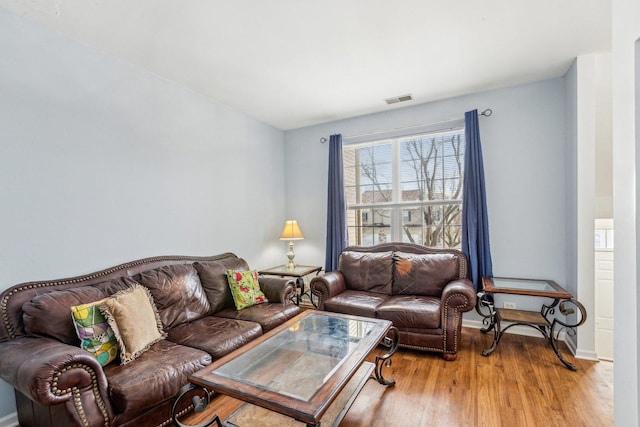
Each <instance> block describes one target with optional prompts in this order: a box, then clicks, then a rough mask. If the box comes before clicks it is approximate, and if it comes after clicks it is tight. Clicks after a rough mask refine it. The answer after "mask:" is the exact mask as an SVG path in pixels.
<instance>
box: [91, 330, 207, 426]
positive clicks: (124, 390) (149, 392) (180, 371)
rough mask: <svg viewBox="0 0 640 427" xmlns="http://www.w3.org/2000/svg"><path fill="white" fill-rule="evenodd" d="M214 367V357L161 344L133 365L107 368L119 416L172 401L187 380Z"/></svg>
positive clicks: (190, 348)
mask: <svg viewBox="0 0 640 427" xmlns="http://www.w3.org/2000/svg"><path fill="white" fill-rule="evenodd" d="M210 363H211V356H210V355H209V354H208V353H206V352H204V351H202V350H198V349H196V348H192V347H186V346H182V345H179V344H175V343H173V342H170V341H167V340H162V341H159V342H157V343H156V344H154V345H152V346H151V348H150V349H149V350H147V351H146V352H145V353H143V354H142V355H140V357H138V358H137V359H135V360H134V361H132V362H130V363H128V364H126V365H119V364H114V363H112V364H110V365H107V366H105V367H104V372H105V374H106V376H107V379H108V381H109V394H110V398H111V403H112V405H113V408H114V410H115V412H116V413H123V412H127V411H135V410H139V409H144V408H150V407H152V406H156V405H158V404H159V403H160V402H162V401H164V400H167V399H171V398H173V397H174V396H175V395H176V394H177V393H178V391H179V390H180V388H181V387H182V386H184V385H185V384H187V382H188V380H187V378H188V376H189V375H190V374H192V373H194V372H196V371H198V370H200V369H202V368H204V367H205V366H207V365H209V364H210Z"/></svg>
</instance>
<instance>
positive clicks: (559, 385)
mask: <svg viewBox="0 0 640 427" xmlns="http://www.w3.org/2000/svg"><path fill="white" fill-rule="evenodd" d="M489 345H490V337H489V336H487V335H484V334H482V333H480V331H478V330H477V329H468V328H463V332H462V341H461V348H460V351H459V353H458V358H457V360H456V361H453V362H446V361H445V360H443V359H442V357H440V355H438V354H435V353H424V352H418V351H411V350H404V349H399V350H398V352H397V353H396V354H395V355H394V356H393V362H392V365H391V366H390V367H388V368H385V369H384V375H385V377H393V378H395V379H396V385H395V386H394V387H384V386H381V385H380V384H378V383H377V382H375V381H369V382H368V383H367V384H366V385H365V387H364V388H363V389H362V392H361V393H360V395H359V396H358V398H357V399H356V400H355V402H354V403H353V406H352V407H351V409H350V410H349V412H348V413H347V415H346V417H345V418H344V420H343V421H342V423H341V424H340V427H360V426H396V425H402V426H409V427H412V426H415V427H423V426H424V427H429V426H438V427H447V426H452V427H460V426H474V427H476V426H480V427H498V426H499V427H503V426H504V427H514V426H527V427H538V426H540V427H542V426H544V427H565V426H566V427H575V426H599V427H606V426H612V425H613V363H610V362H592V361H587V360H580V359H573V358H572V357H571V355H570V353H569V351H568V349H566V348H565V347H564V345H562V350H561V351H562V352H563V354H564V355H565V357H566V358H567V360H569V361H570V362H572V363H574V364H575V365H576V366H577V368H578V371H576V372H572V371H569V370H568V369H566V368H565V367H564V365H562V363H560V361H559V360H558V359H557V358H556V356H555V354H554V353H553V351H552V350H551V348H550V347H549V345H548V343H547V342H546V341H545V340H544V339H543V338H535V337H527V336H520V335H514V334H506V335H504V336H503V338H502V340H501V342H500V345H499V346H498V348H497V349H496V350H495V352H494V353H493V354H491V355H489V356H488V357H483V356H482V355H481V352H482V350H483V349H485V348H488V347H489ZM384 352H385V349H383V348H380V349H379V350H376V351H374V353H372V354H371V355H370V356H369V358H368V360H369V361H374V360H375V355H376V354H382V353H384ZM241 404H242V402H240V401H237V400H235V399H232V398H229V397H227V396H217V397H215V398H214V399H213V401H212V403H211V404H210V406H209V408H207V410H206V411H205V412H204V413H202V414H193V415H191V416H189V417H188V418H187V419H185V420H183V422H185V423H190V424H197V423H199V422H201V421H202V420H204V419H206V418H207V417H210V416H211V414H213V413H215V412H218V413H219V415H220V416H221V417H222V418H223V419H224V418H226V417H227V416H229V415H230V414H231V413H232V412H233V411H234V410H235V409H237V408H238V407H240V405H241ZM255 425H256V426H261V423H260V420H256V424H255Z"/></svg>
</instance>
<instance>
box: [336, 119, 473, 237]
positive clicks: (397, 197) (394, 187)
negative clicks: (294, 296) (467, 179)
mask: <svg viewBox="0 0 640 427" xmlns="http://www.w3.org/2000/svg"><path fill="white" fill-rule="evenodd" d="M447 134H449V135H457V134H459V135H461V138H462V143H463V145H462V146H461V151H460V153H459V156H460V160H461V169H460V177H459V180H460V184H459V185H460V186H461V187H460V194H459V198H457V199H444V198H443V199H436V200H422V201H420V200H418V201H416V200H408V201H403V200H401V199H402V195H403V193H402V184H403V182H402V180H401V169H402V168H401V166H402V156H401V149H402V144H403V142H406V141H407V140H411V139H425V138H432V137H444V136H445V135H447ZM464 138H465V126H464V121H463V120H460V121H459V123H458V124H457V125H455V126H447V127H446V128H440V129H433V128H431V129H428V130H424V131H420V132H415V131H414V132H411V133H406V134H398V135H393V136H386V137H385V138H380V139H371V140H363V139H362V138H360V140H359V141H358V142H353V143H350V144H345V145H344V146H343V155H344V153H345V151H346V150H358V149H360V148H366V147H375V146H377V145H386V144H390V145H391V166H392V172H391V176H392V179H391V201H388V202H376V203H365V202H362V200H361V196H362V190H361V189H362V186H361V185H360V184H359V176H357V175H358V174H357V173H356V174H355V175H356V176H355V184H354V185H349V186H347V185H345V187H352V188H354V189H355V194H356V199H357V200H358V201H357V202H356V203H351V204H349V203H348V199H347V229H348V233H347V234H348V239H349V242H348V243H349V245H360V246H366V245H368V244H369V243H372V244H374V245H375V244H377V243H381V242H382V241H378V242H376V241H375V235H376V234H377V229H378V228H386V229H389V230H390V233H388V235H387V239H386V240H385V241H387V242H404V241H405V222H404V218H403V217H404V209H411V208H413V209H421V210H422V209H424V207H425V206H429V205H431V206H442V207H443V208H444V207H445V206H448V205H460V211H461V210H462V198H463V192H464V189H463V188H462V185H463V178H464V155H465V152H464V144H466V141H465V139H464ZM356 153H358V152H357V151H356ZM357 157H358V156H357V155H356V159H355V160H354V167H355V168H356V169H357V168H358V159H357ZM444 157H445V156H444V155H443V156H442V157H441V158H444ZM343 171H344V173H345V177H346V168H345V167H344V165H343ZM354 172H355V171H354ZM444 179H445V177H444V170H443V183H444ZM443 191H444V189H443ZM376 209H378V210H389V211H390V217H389V226H385V227H381V226H378V225H376V224H378V223H374V222H373V219H374V218H375V216H376V215H375V213H373V211H374V210H376ZM350 211H352V212H353V213H352V214H351V215H350V214H349V212H350ZM369 211H370V212H371V213H372V214H371V215H369V213H368V212H369ZM363 215H364V216H366V217H369V216H371V217H372V218H371V220H372V221H371V225H370V226H364V225H362V221H363V219H364V218H363ZM351 216H353V218H354V220H353V221H351V223H350V221H349V218H350V217H351ZM460 216H461V213H460ZM445 220H446V219H445V218H441V221H445ZM409 221H410V220H409ZM358 222H360V224H361V225H359V226H358V225H357V224H358ZM459 224H460V225H459V227H460V228H461V227H462V221H461V219H460V223H459ZM448 226H449V225H448V224H444V228H443V233H444V230H446V228H447V227H448ZM419 227H420V229H421V233H423V231H424V227H425V224H424V222H421V223H420V225H419ZM365 228H371V230H372V233H371V239H372V240H373V242H365V240H364V238H363V236H364V233H362V230H364V229H365ZM354 231H355V232H354ZM352 235H353V236H354V237H355V238H356V239H359V240H358V241H356V242H354V241H352V239H351V237H352ZM443 235H444V234H443ZM438 241H439V242H440V239H438ZM416 243H419V244H424V243H425V241H424V236H423V237H422V241H420V242H416ZM438 247H445V248H448V247H449V246H446V245H445V242H444V238H443V239H442V241H441V245H440V246H438ZM453 247H455V248H460V243H458V245H457V246H453Z"/></svg>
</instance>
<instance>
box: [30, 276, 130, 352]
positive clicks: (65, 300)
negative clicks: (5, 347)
mask: <svg viewBox="0 0 640 427" xmlns="http://www.w3.org/2000/svg"><path fill="white" fill-rule="evenodd" d="M135 283H136V282H135V281H133V280H131V279H129V278H121V279H116V280H110V281H107V282H103V283H100V284H96V285H93V286H84V287H78V288H73V289H68V290H64V291H53V292H47V293H44V294H42V295H37V296H35V297H33V298H31V300H30V301H27V302H25V303H24V304H23V305H22V311H23V315H22V321H23V322H24V327H25V330H26V331H27V332H28V333H29V334H32V335H37V336H45V337H51V338H55V339H57V340H58V341H60V342H63V343H65V344H70V345H75V346H79V345H80V340H79V339H78V335H77V333H76V329H75V327H74V325H73V320H72V317H71V307H74V306H77V305H80V304H88V303H91V302H94V301H99V300H101V299H103V298H106V297H108V296H109V295H111V294H112V293H115V292H117V291H119V290H122V289H125V288H127V287H129V286H131V285H133V284H135Z"/></svg>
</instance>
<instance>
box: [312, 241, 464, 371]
mask: <svg viewBox="0 0 640 427" xmlns="http://www.w3.org/2000/svg"><path fill="white" fill-rule="evenodd" d="M310 286H311V291H312V292H313V294H314V295H316V296H317V297H318V309H320V310H326V311H333V312H338V313H345V314H353V315H357V316H365V317H374V318H380V319H386V320H390V321H392V322H393V325H394V326H395V327H396V328H398V331H399V345H400V346H401V347H407V348H413V349H417V350H425V351H434V352H440V353H442V356H443V357H444V358H445V359H446V360H455V358H456V353H457V351H458V343H459V341H460V331H461V326H462V313H464V312H466V311H469V310H471V309H473V308H474V307H475V304H476V292H475V289H474V287H473V284H472V283H471V281H470V280H468V279H467V260H466V257H465V256H464V254H463V253H462V252H460V251H458V250H455V249H436V248H427V247H424V246H420V245H415V244H410V243H383V244H380V245H377V246H371V247H363V246H350V247H348V248H346V249H345V250H344V251H343V252H342V254H341V255H340V260H339V266H338V270H336V271H332V272H328V273H326V274H325V275H323V276H318V277H315V278H313V279H312V281H311V284H310Z"/></svg>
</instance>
